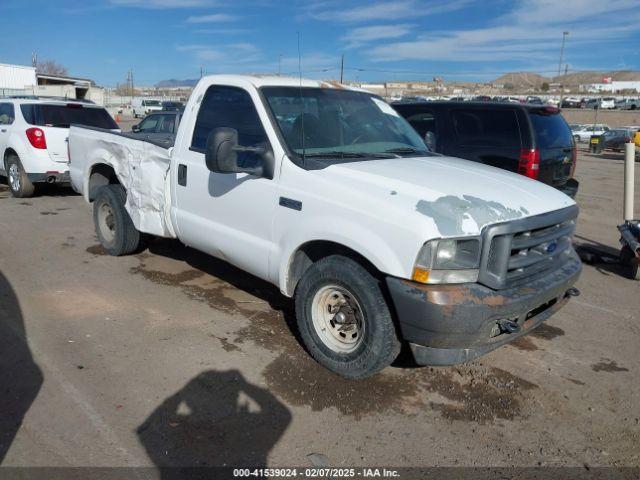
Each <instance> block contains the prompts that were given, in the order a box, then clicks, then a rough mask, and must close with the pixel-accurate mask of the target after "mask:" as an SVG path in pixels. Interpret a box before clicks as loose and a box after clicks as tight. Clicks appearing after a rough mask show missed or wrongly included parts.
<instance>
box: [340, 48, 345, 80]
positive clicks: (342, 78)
mask: <svg viewBox="0 0 640 480" xmlns="http://www.w3.org/2000/svg"><path fill="white" fill-rule="evenodd" d="M343 80H344V53H343V54H342V61H341V62H340V83H342V81H343Z"/></svg>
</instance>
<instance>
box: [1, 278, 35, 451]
mask: <svg viewBox="0 0 640 480" xmlns="http://www.w3.org/2000/svg"><path fill="white" fill-rule="evenodd" d="M43 378H44V377H43V375H42V371H41V370H40V368H39V367H38V365H37V364H36V363H35V362H34V361H33V357H32V355H31V350H30V349H29V345H28V343H27V337H26V331H25V328H24V322H23V318H22V312H21V309H20V304H19V302H18V298H17V297H16V294H15V292H14V291H13V288H12V287H11V284H10V283H9V281H8V280H7V278H6V277H5V276H4V275H3V274H2V273H1V272H0V464H2V462H3V460H4V458H5V456H6V454H7V452H8V450H9V448H10V447H11V444H12V443H13V440H14V438H15V436H16V434H17V433H18V430H19V429H20V426H21V425H22V421H23V419H24V416H25V414H26V413H27V411H28V410H29V408H30V407H31V404H32V403H33V401H34V400H35V398H36V396H37V395H38V392H39V391H40V387H41V386H42V382H43Z"/></svg>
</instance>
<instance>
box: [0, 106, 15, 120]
mask: <svg viewBox="0 0 640 480" xmlns="http://www.w3.org/2000/svg"><path fill="white" fill-rule="evenodd" d="M15 118H16V114H15V110H14V108H13V103H0V125H11V124H12V123H13V121H14V120H15Z"/></svg>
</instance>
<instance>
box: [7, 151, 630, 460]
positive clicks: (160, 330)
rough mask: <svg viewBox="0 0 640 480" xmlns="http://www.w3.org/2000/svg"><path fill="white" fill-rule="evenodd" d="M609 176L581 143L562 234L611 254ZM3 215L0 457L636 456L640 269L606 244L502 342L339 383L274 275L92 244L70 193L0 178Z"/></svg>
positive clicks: (173, 249)
mask: <svg viewBox="0 0 640 480" xmlns="http://www.w3.org/2000/svg"><path fill="white" fill-rule="evenodd" d="M622 172H623V163H622V156H621V155H618V154H606V155H605V156H604V157H602V158H595V157H591V156H589V155H586V154H585V153H584V152H582V153H581V155H580V158H579V164H578V169H577V177H578V179H579V180H580V181H581V189H580V193H579V196H578V202H579V204H580V206H581V209H582V213H581V216H580V220H579V225H578V232H577V236H576V242H577V243H579V244H584V243H589V244H592V245H595V246H596V247H597V248H599V249H600V250H602V251H604V252H605V253H606V252H610V253H613V254H615V253H616V252H617V250H618V235H617V230H616V228H615V225H616V223H618V222H619V220H620V218H621V216H622V185H623V179H622ZM636 192H637V197H636V205H638V206H639V207H638V208H639V209H640V202H638V199H640V182H636ZM0 223H1V224H2V226H3V228H2V229H1V230H0V302H1V303H0V307H1V308H0V349H1V350H2V352H3V354H2V355H0V385H2V386H3V387H6V386H17V387H18V388H17V389H7V388H2V389H0V406H2V408H0V432H2V436H0V463H2V464H3V465H5V466H6V465H8V466H24V465H31V466H78V465H83V466H143V465H144V466H153V465H155V466H167V465H220V464H222V463H227V464H230V463H231V464H232V463H241V464H253V465H256V464H260V463H265V462H266V463H267V464H269V465H271V466H284V465H297V466H309V465H311V460H310V458H309V457H308V455H309V454H312V453H320V454H322V455H325V456H326V457H327V459H328V462H329V464H330V465H332V466H371V465H393V466H397V467H401V466H427V465H429V466H437V465H440V466H441V465H463V466H489V465H494V466H510V465H517V466H538V465H558V466H559V465H572V466H584V465H588V466H596V465H602V466H605V465H607V466H608V465H616V466H621V465H625V466H640V458H639V455H640V402H638V398H640V368H639V367H640V361H639V357H638V350H639V347H638V345H640V327H639V325H638V307H639V306H640V300H639V298H640V283H639V282H634V281H631V280H628V279H626V278H624V277H623V276H622V275H621V271H620V269H619V267H617V266H616V265H615V264H611V263H607V262H606V261H604V260H606V257H605V258H603V259H602V260H601V261H599V262H597V263H595V264H593V265H585V269H584V273H583V275H582V277H581V279H580V281H579V283H578V287H579V288H580V290H581V291H582V295H581V296H580V297H578V298H576V299H574V300H572V301H571V302H570V304H569V305H568V306H567V307H566V308H564V309H563V310H562V311H560V312H559V313H558V314H557V315H556V316H554V317H552V318H551V319H550V320H549V321H548V324H547V325H544V326H542V327H540V328H539V329H538V330H537V331H535V332H534V333H532V334H531V335H529V336H528V337H525V338H523V339H521V340H519V341H518V342H517V343H515V344H513V345H510V346H506V347H503V348H501V349H499V350H497V351H494V352H492V353H490V354H489V355H487V356H485V357H483V358H481V359H480V360H479V361H475V362H473V363H470V364H468V365H464V366H459V367H455V368H411V367H410V365H408V363H407V362H406V361H404V362H403V361H400V362H398V364H397V365H395V366H393V367H391V368H388V369H387V370H385V371H384V372H383V373H381V374H379V375H377V376H376V377H374V378H371V379H368V380H364V381H358V382H354V381H346V380H343V379H341V378H338V377H335V376H333V375H332V374H330V373H328V372H327V371H325V370H323V369H322V368H320V367H318V366H317V365H316V364H315V363H314V362H313V361H311V360H310V359H309V357H308V356H307V354H306V353H305V352H304V351H303V349H302V347H301V346H300V344H299V343H298V341H297V340H296V337H295V331H293V330H294V329H293V327H292V325H293V320H292V305H291V303H290V302H289V301H288V300H286V299H285V298H283V297H281V296H280V295H279V293H278V291H277V289H276V288H275V287H273V286H271V285H268V284H265V283H264V282H262V281H260V280H258V279H256V278H253V277H251V276H248V275H246V274H244V273H242V272H240V271H238V270H236V269H234V268H233V267H231V266H229V265H227V264H225V263H224V262H221V261H218V260H215V259H213V258H210V257H207V256H205V255H203V254H200V253H198V252H196V251H194V250H192V249H189V248H186V247H184V246H182V245H180V244H178V243H177V242H171V241H164V240H156V241H151V242H150V244H149V248H148V249H147V250H145V251H143V252H142V253H140V254H138V255H134V256H130V257H122V258H112V257H109V256H106V255H103V252H102V249H101V248H100V247H99V246H98V245H97V243H98V242H97V240H96V236H95V235H94V232H93V222H92V217H91V207H90V206H89V205H87V204H85V203H84V201H83V200H82V198H80V197H78V196H76V195H75V194H73V192H71V191H70V190H66V189H57V188H47V189H46V190H43V191H41V192H40V195H39V196H37V197H35V198H31V199H14V198H12V197H11V196H10V195H9V192H8V190H7V188H6V186H5V185H4V184H3V185H0ZM16 390H17V391H18V393H16ZM23 416H24V419H23V422H22V425H21V426H20V425H19V424H18V421H19V419H20V418H22V417H23ZM3 456H4V461H3Z"/></svg>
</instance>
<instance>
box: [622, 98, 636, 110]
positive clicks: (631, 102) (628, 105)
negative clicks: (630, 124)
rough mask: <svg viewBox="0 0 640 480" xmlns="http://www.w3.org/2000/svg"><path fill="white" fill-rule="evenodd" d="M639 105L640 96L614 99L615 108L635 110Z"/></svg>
mask: <svg viewBox="0 0 640 480" xmlns="http://www.w3.org/2000/svg"><path fill="white" fill-rule="evenodd" d="M639 107H640V98H623V99H622V100H616V108H619V109H620V110H636V109H637V108H639Z"/></svg>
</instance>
